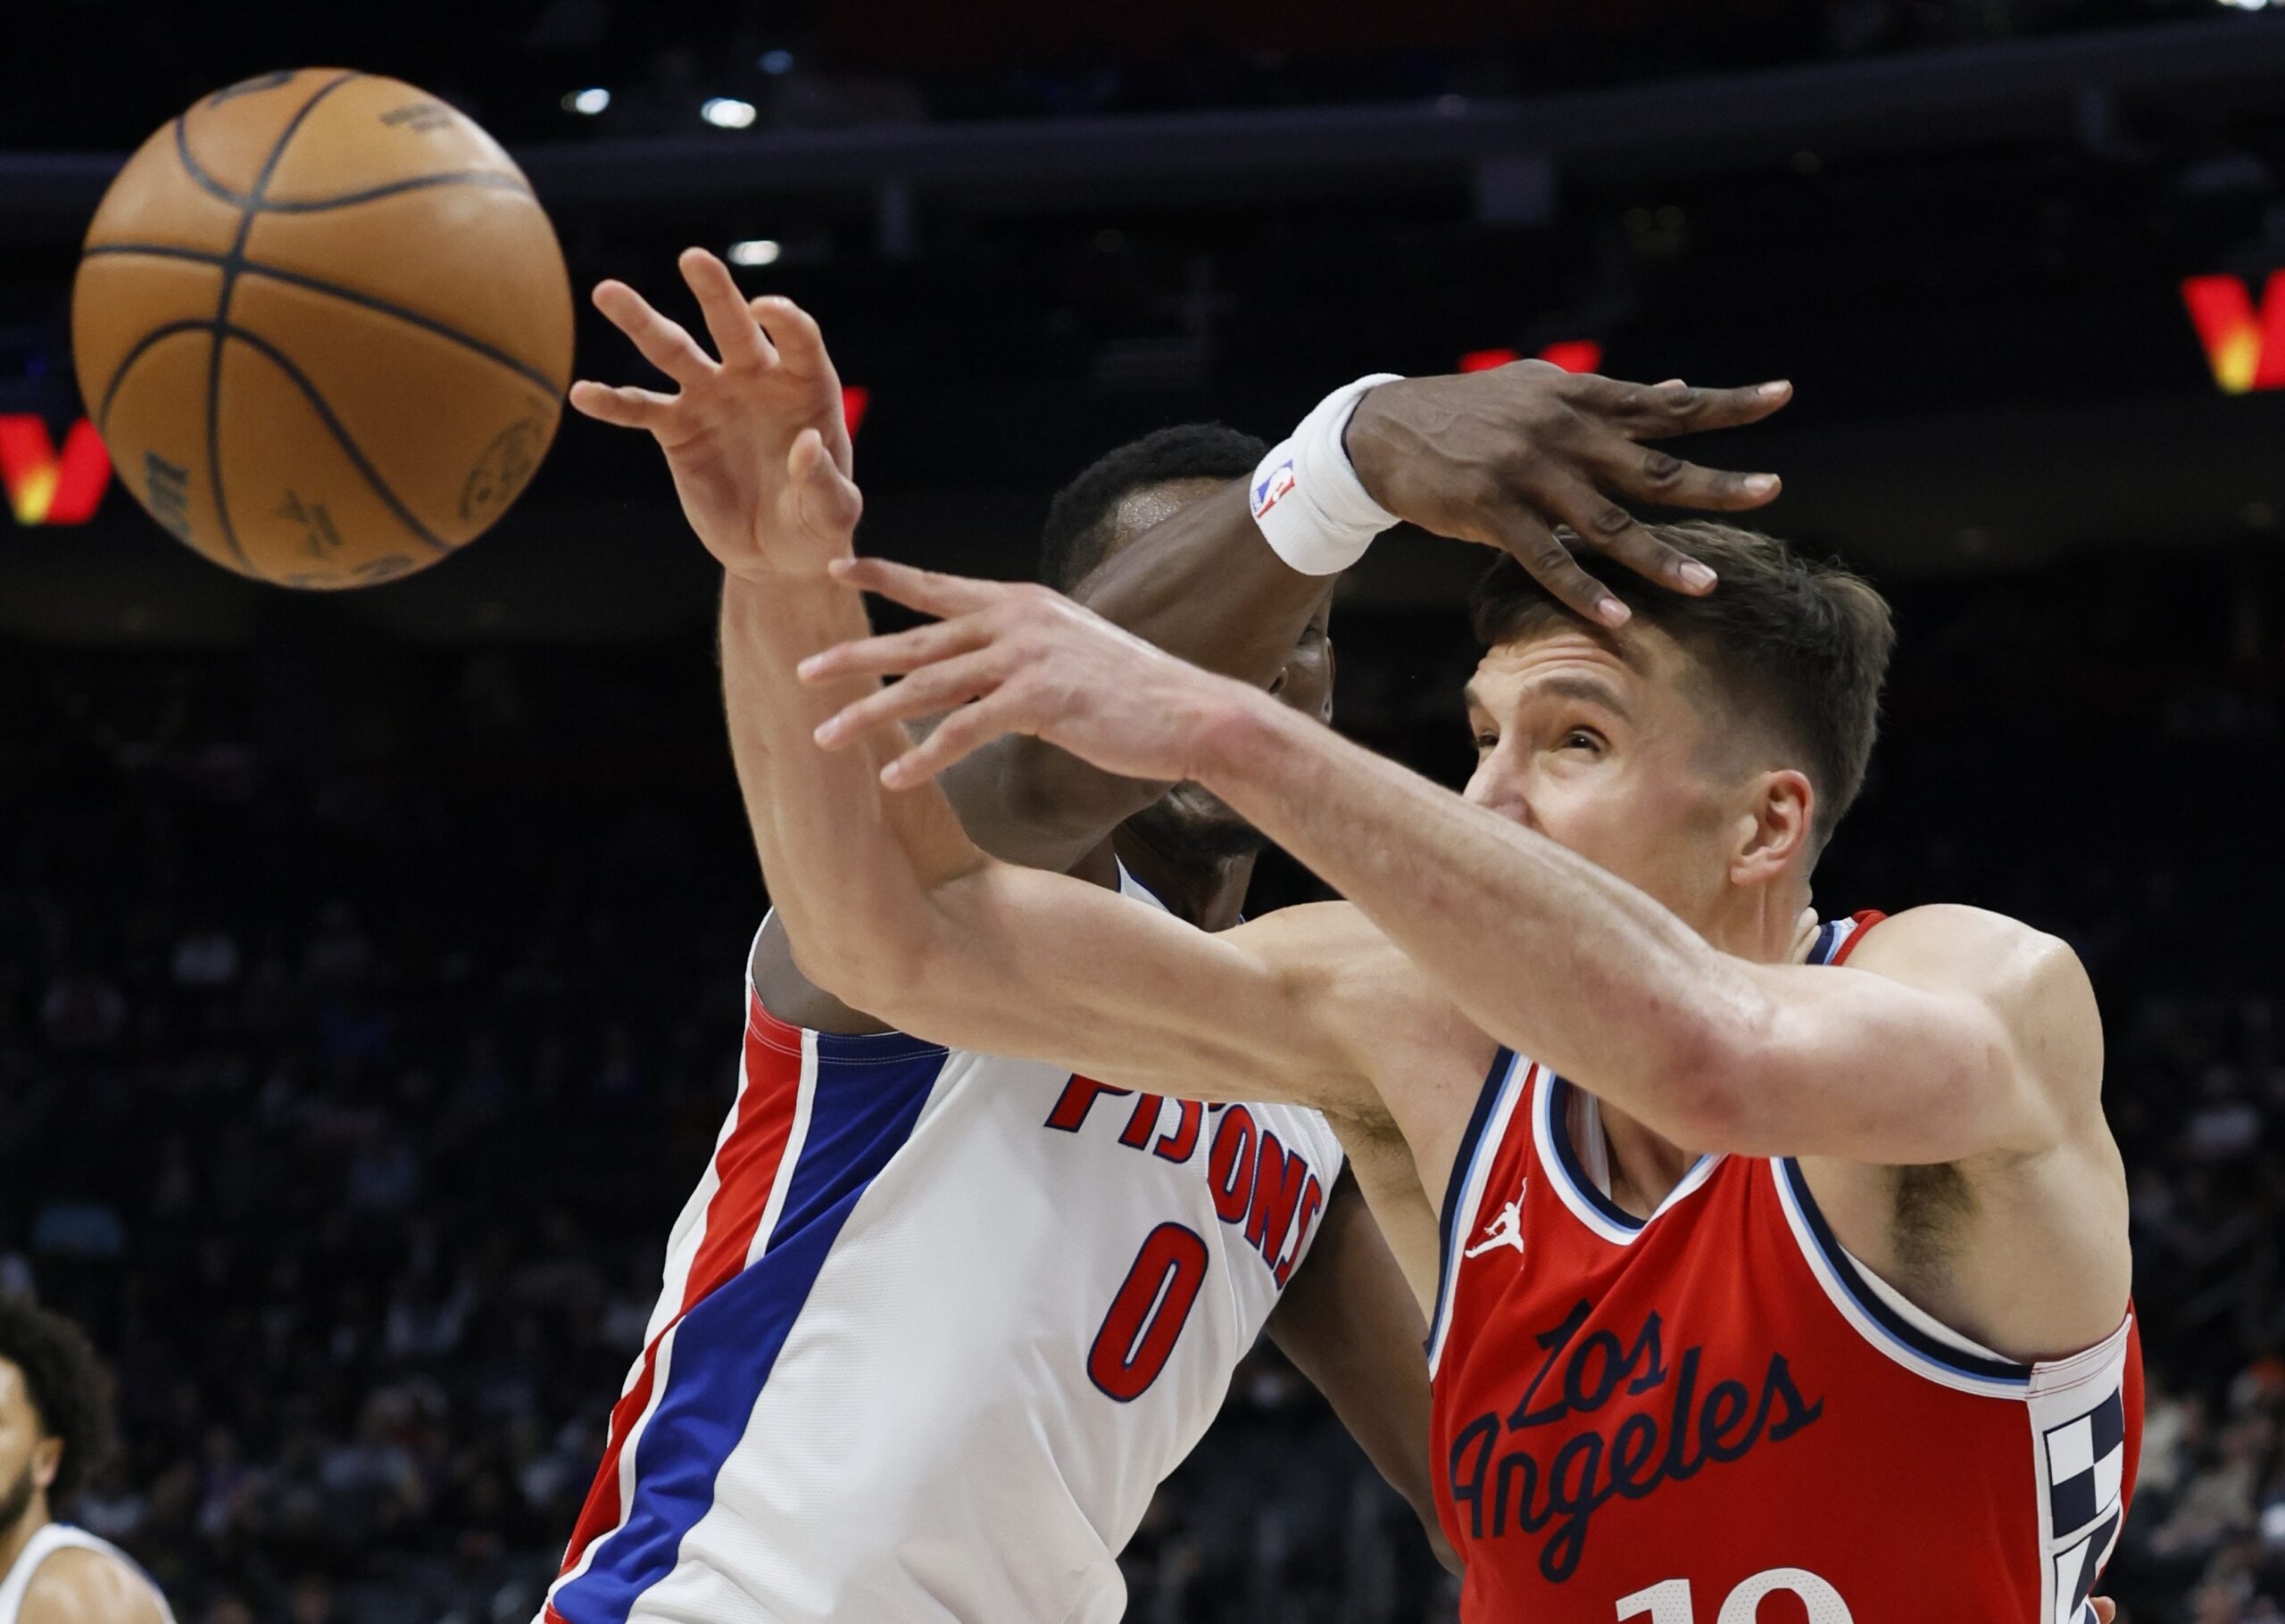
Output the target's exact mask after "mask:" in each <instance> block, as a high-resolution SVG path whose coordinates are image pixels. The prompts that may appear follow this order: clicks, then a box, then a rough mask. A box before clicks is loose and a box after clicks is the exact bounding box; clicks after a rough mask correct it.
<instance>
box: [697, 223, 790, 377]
mask: <svg viewBox="0 0 2285 1624" xmlns="http://www.w3.org/2000/svg"><path fill="white" fill-rule="evenodd" d="M681 265H682V277H683V280H684V281H686V282H687V283H689V284H690V291H691V292H692V293H694V294H697V295H698V308H699V310H700V311H701V312H702V313H703V314H704V316H705V318H706V330H707V332H709V333H710V334H711V335H712V336H713V338H714V347H715V348H716V349H717V350H719V351H720V352H721V354H722V364H723V365H725V366H730V367H767V366H769V364H770V361H771V359H772V352H771V350H770V347H769V339H768V338H767V337H765V336H763V334H762V330H761V324H760V322H758V321H756V320H755V319H753V312H752V311H750V310H748V309H747V308H746V300H745V295H744V294H742V293H740V292H739V291H738V285H737V283H736V282H735V280H733V279H732V278H731V276H730V268H729V267H728V266H727V265H725V264H723V263H722V261H719V260H718V259H716V258H715V257H714V256H713V255H712V254H710V253H707V252H706V250H704V249H703V248H686V249H684V250H683V251H682V260H681Z"/></svg>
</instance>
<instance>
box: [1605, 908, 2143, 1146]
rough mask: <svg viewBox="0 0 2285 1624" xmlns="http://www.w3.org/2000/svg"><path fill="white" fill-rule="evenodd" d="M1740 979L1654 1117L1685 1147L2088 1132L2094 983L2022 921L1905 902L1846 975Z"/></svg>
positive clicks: (1762, 973) (2098, 1034)
mask: <svg viewBox="0 0 2285 1624" xmlns="http://www.w3.org/2000/svg"><path fill="white" fill-rule="evenodd" d="M1749 974H1750V977H1751V980H1752V981H1753V982H1754V983H1755V993H1756V995H1757V996H1756V997H1755V998H1753V999H1752V1000H1750V1003H1751V1007H1750V1008H1749V1010H1748V1011H1747V1012H1746V1013H1745V1014H1744V1015H1741V1017H1740V1018H1739V1019H1738V1020H1737V1021H1735V1022H1733V1023H1727V1024H1726V1025H1725V1026H1724V1030H1722V1031H1721V1032H1719V1033H1718V1034H1717V1036H1716V1042H1715V1043H1714V1044H1712V1045H1710V1046H1709V1050H1708V1056H1707V1064H1706V1065H1704V1066H1703V1067H1702V1068H1701V1070H1700V1073H1699V1075H1698V1076H1697V1077H1696V1078H1695V1079H1693V1080H1691V1081H1690V1082H1688V1083H1686V1084H1685V1085H1684V1086H1683V1087H1682V1088H1681V1089H1679V1090H1677V1093H1676V1096H1675V1098H1674V1099H1673V1100H1672V1101H1671V1102H1669V1110H1668V1114H1669V1115H1670V1117H1671V1119H1672V1120H1670V1122H1669V1123H1666V1124H1663V1125H1665V1126H1667V1127H1669V1128H1670V1129H1671V1130H1673V1131H1679V1132H1681V1133H1683V1134H1684V1135H1686V1136H1687V1137H1688V1140H1689V1142H1691V1143H1692V1144H1696V1145H1702V1146H1703V1147H1704V1148H1708V1149H1719V1150H1729V1151H1736V1152H1743V1153H1747V1154H1752V1155H1767V1156H1781V1155H1782V1156H1834V1157H1840V1158H1843V1159H1846V1160H1850V1161H1859V1162H1871V1163H1880V1164H1895V1165H1918V1164H1932V1163H1941V1162H1957V1161H1962V1160H1965V1159H1966V1158H1968V1157H1970V1156H1980V1155H1985V1154H1990V1153H1993V1152H1999V1153H2008V1152H2015V1153H2020V1154H2024V1155H2035V1154H2038V1153H2040V1152H2041V1151H2045V1150H2048V1149H2052V1148H2055V1147H2057V1146H2058V1145H2060V1144H2064V1143H2065V1142H2068V1141H2070V1140H2071V1139H2073V1138H2075V1137H2077V1136H2079V1135H2081V1134H2087V1133H2099V1132H2101V1131H2103V1130H2102V1126H2101V1122H2102V1117H2101V1089H2102V1066H2103V1047H2102V1025H2101V1017H2100V1015H2099V1012H2098V1009H2097V1007H2096V1005H2095V998H2094V990H2093V989H2092V987H2091V986H2090V984H2089V982H2088V981H2087V974H2086V971H2085V969H2084V968H2083V967H2082V966H2081V965H2080V963H2079V960H2078V958H2077V957H2076V955H2074V954H2073V952H2072V951H2071V949H2070V948H2069V947H2068V946H2067V945H2066V944H2065V943H2064V942H2061V941H2059V940H2056V939H2055V938H2054V937H2051V936H2047V935H2044V934H2042V933H2040V932H2037V931H2034V930H2032V928H2031V927H2029V926H2028V925H2024V924H2020V923H2019V922H2017V921H2015V920H2012V919H2007V918H2005V917H2002V916H1999V915H1997V914H1990V913H1985V912H1983V911H1982V910H1981V909H1977V908H1969V907H1948V906H1945V907H1922V908H1915V909H1912V910H1911V911H1909V912H1907V913H1904V914H1900V915H1898V916H1896V917H1894V918H1892V919H1889V920H1886V921H1884V922H1883V923H1882V924H1881V925H1880V926H1879V927H1878V928H1877V929H1875V930H1874V931H1872V932H1870V933H1868V934H1867V935H1866V936H1865V939H1864V940H1863V943H1862V945H1861V946H1860V947H1859V948H1858V949H1857V951H1856V952H1855V953H1854V954H1853V955H1852V956H1851V957H1850V958H1849V964H1848V965H1847V967H1845V968H1840V969H1831V968H1824V967H1820V966H1811V965H1771V966H1756V967H1754V968H1753V969H1752V970H1751V971H1750V972H1749ZM1583 1081H1584V1080H1583ZM1653 1116H1654V1120H1655V1116H1656V1114H1655V1113H1654V1114H1653Z"/></svg>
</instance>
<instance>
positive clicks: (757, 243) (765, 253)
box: [730, 236, 784, 265]
mask: <svg viewBox="0 0 2285 1624" xmlns="http://www.w3.org/2000/svg"><path fill="white" fill-rule="evenodd" d="M782 252H784V251H783V250H782V249H780V248H779V247H778V246H777V244H776V243H774V242H772V241H771V240H770V239H769V238H768V237H766V236H757V237H752V238H749V239H748V240H747V241H745V242H743V243H732V244H730V263H731V264H733V265H775V264H777V256H778V254H779V253H782Z"/></svg>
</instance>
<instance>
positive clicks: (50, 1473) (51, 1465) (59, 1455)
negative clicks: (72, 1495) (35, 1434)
mask: <svg viewBox="0 0 2285 1624" xmlns="http://www.w3.org/2000/svg"><path fill="white" fill-rule="evenodd" d="M62 1470H63V1440H62V1438H42V1439H40V1441H39V1442H38V1443H37V1444H34V1445H33V1446H32V1483H33V1486H34V1487H37V1488H38V1489H39V1490H40V1491H41V1492H42V1493H46V1491H47V1490H48V1489H50V1488H53V1487H54V1486H55V1474H56V1473H57V1472H59V1471H62Z"/></svg>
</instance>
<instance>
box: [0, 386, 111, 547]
mask: <svg viewBox="0 0 2285 1624" xmlns="http://www.w3.org/2000/svg"><path fill="white" fill-rule="evenodd" d="M109 485H111V457H110V456H109V454H108V453H106V452H104V443H103V441H102V440H101V439H100V438H99V437H98V436H97V435H96V426H95V425H94V424H92V423H90V422H88V421H87V418H80V419H79V421H78V422H76V423H74V424H72V425H71V431H70V432H69V433H67V434H66V435H64V436H63V449H62V452H58V451H57V450H56V449H55V442H54V439H53V438H52V437H50V435H49V434H48V431H47V419H46V418H43V417H40V416H39V415H38V414H37V413H35V412H29V411H16V412H5V413H0V486H4V487H5V488H6V490H7V493H8V510H9V511H10V512H12V513H13V514H14V515H15V516H16V522H17V523H18V524H20V525H84V524H86V523H87V521H88V520H89V519H90V518H94V517H95V513H96V504H97V503H99V502H101V501H103V499H104V490H105V489H106V488H108V487H109Z"/></svg>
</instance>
